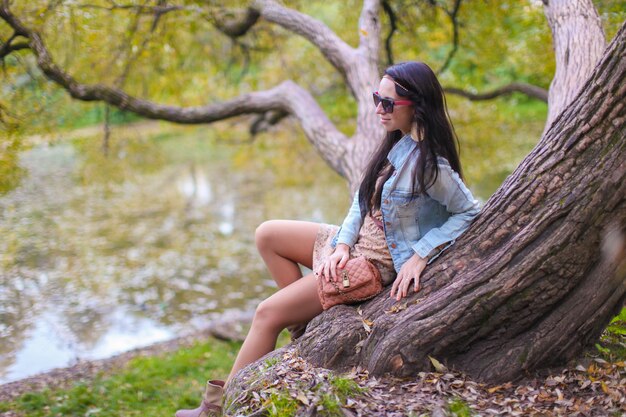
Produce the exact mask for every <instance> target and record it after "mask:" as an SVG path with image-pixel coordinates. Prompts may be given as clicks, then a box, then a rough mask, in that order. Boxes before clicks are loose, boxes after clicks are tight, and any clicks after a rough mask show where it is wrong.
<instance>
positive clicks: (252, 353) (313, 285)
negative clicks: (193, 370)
mask: <svg viewBox="0 0 626 417" xmlns="http://www.w3.org/2000/svg"><path fill="white" fill-rule="evenodd" d="M322 311H323V309H322V304H321V303H320V300H319V298H318V296H317V278H316V277H315V275H313V274H308V275H306V276H304V277H303V278H302V279H299V280H297V281H296V282H294V283H293V284H291V285H289V286H287V287H285V288H283V289H281V290H279V291H278V292H276V293H275V294H274V295H272V296H271V297H269V298H268V299H266V300H265V301H263V302H262V303H261V304H259V307H258V308H257V310H256V313H255V314H254V319H253V320H252V327H251V328H250V332H249V333H248V336H247V337H246V340H245V341H244V342H243V345H242V346H241V350H240V351H239V354H238V355H237V359H236V360H235V364H234V365H233V368H232V370H231V371H230V375H229V376H228V380H227V382H226V384H228V382H229V381H230V380H231V378H232V377H233V376H234V375H235V374H236V373H237V371H239V370H240V369H241V368H243V367H245V366H246V365H248V364H250V363H252V362H254V361H256V360H257V359H259V358H260V357H262V356H263V355H265V354H266V353H269V352H271V351H272V350H274V348H275V347H276V339H277V338H278V334H279V333H280V332H281V330H283V329H284V328H285V327H287V326H288V325H290V324H294V323H303V322H304V323H305V322H308V321H310V320H311V319H313V318H314V317H315V316H317V315H318V314H320V313H321V312H322Z"/></svg>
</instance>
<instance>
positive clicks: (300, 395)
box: [296, 392, 309, 405]
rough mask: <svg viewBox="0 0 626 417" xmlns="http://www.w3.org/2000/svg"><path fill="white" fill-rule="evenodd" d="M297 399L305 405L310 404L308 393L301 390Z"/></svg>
mask: <svg viewBox="0 0 626 417" xmlns="http://www.w3.org/2000/svg"><path fill="white" fill-rule="evenodd" d="M296 399H297V400H298V401H300V402H301V403H302V404H304V405H309V399H308V398H307V397H306V395H304V394H303V393H301V392H299V393H298V395H296Z"/></svg>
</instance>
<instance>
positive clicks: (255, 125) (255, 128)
mask: <svg viewBox="0 0 626 417" xmlns="http://www.w3.org/2000/svg"><path fill="white" fill-rule="evenodd" d="M287 116H289V114H288V113H286V112H284V111H269V112H266V113H263V114H260V115H259V116H257V117H256V118H255V120H254V121H253V122H252V124H251V125H250V135H252V136H256V135H258V134H259V133H262V132H266V131H267V130H268V129H269V128H270V127H271V126H275V125H277V124H278V123H280V121H281V120H283V119H284V118H285V117H287Z"/></svg>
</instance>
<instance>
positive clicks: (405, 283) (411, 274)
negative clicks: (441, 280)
mask: <svg viewBox="0 0 626 417" xmlns="http://www.w3.org/2000/svg"><path fill="white" fill-rule="evenodd" d="M426 263H428V259H424V258H422V257H421V256H419V255H418V254H415V255H413V256H411V257H410V258H409V260H408V261H406V262H405V264H404V265H402V268H400V272H399V273H398V276H397V277H396V280H395V281H394V282H393V285H392V286H391V294H390V297H391V298H393V297H394V296H395V297H396V301H400V300H401V299H402V298H403V297H406V296H407V294H408V292H409V286H410V285H411V281H415V284H414V286H413V288H414V291H415V292H418V291H419V289H420V275H421V274H422V271H423V270H424V268H426Z"/></svg>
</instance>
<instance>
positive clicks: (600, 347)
mask: <svg viewBox="0 0 626 417" xmlns="http://www.w3.org/2000/svg"><path fill="white" fill-rule="evenodd" d="M595 348H596V350H597V352H598V353H599V354H600V356H601V357H602V358H604V359H605V360H607V361H609V362H616V361H626V307H624V308H622V311H621V312H620V313H619V314H618V315H617V316H615V317H614V318H613V319H612V320H611V322H610V323H609V325H608V326H607V328H606V329H605V330H604V332H603V333H602V336H601V338H600V341H599V342H598V343H596V344H595Z"/></svg>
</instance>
